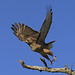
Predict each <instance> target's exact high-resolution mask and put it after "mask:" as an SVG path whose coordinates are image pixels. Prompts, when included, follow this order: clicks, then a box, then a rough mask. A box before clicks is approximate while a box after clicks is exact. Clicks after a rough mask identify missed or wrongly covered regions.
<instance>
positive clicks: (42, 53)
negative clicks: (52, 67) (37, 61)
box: [40, 51, 53, 64]
mask: <svg viewBox="0 0 75 75" xmlns="http://www.w3.org/2000/svg"><path fill="white" fill-rule="evenodd" d="M40 54H41V55H42V56H43V57H45V58H46V59H47V60H49V61H50V62H51V64H53V63H52V61H51V60H50V59H49V57H48V55H47V54H46V53H45V52H44V51H42V52H40Z"/></svg>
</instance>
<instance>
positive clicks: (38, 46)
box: [11, 9, 56, 64]
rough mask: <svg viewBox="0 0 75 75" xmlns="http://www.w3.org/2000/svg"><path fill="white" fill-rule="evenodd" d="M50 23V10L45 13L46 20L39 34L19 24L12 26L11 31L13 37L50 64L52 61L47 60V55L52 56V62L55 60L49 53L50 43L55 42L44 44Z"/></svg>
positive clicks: (50, 52)
mask: <svg viewBox="0 0 75 75" xmlns="http://www.w3.org/2000/svg"><path fill="white" fill-rule="evenodd" d="M51 23H52V9H50V11H49V12H48V13H47V16H46V19H45V20H44V23H43V24H42V27H41V29H40V31H39V32H38V31H35V30H33V29H32V28H30V27H28V26H27V25H24V24H21V23H19V25H18V24H17V23H15V25H13V24H12V27H11V29H12V30H13V31H14V32H13V33H14V35H15V36H17V37H18V39H19V40H20V41H24V42H25V43H27V44H28V45H29V46H30V48H31V50H32V51H34V52H37V53H40V54H41V55H42V56H43V57H45V58H46V59H48V60H49V61H50V62H51V64H52V61H51V60H50V59H49V57H48V55H50V56H52V57H53V58H54V60H56V57H54V56H53V53H52V51H50V49H51V48H52V43H53V42H55V40H54V41H51V42H49V43H45V38H46V36H47V34H48V31H49V29H50V27H51Z"/></svg>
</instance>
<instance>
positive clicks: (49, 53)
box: [43, 49, 56, 61]
mask: <svg viewBox="0 0 75 75" xmlns="http://www.w3.org/2000/svg"><path fill="white" fill-rule="evenodd" d="M43 51H44V52H45V53H46V54H48V55H51V56H52V57H53V58H54V60H55V61H56V57H54V56H53V53H52V52H51V51H50V50H48V49H43Z"/></svg>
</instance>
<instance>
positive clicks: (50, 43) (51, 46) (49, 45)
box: [47, 40, 55, 49]
mask: <svg viewBox="0 0 75 75" xmlns="http://www.w3.org/2000/svg"><path fill="white" fill-rule="evenodd" d="M54 42H55V40H54V41H51V42H49V43H47V45H48V48H49V49H51V48H53V44H52V43H54Z"/></svg>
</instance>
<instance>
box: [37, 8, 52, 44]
mask: <svg viewBox="0 0 75 75" xmlns="http://www.w3.org/2000/svg"><path fill="white" fill-rule="evenodd" d="M51 23H52V9H50V11H49V13H47V16H46V19H45V21H44V23H43V25H42V27H41V29H40V35H39V38H38V41H37V43H43V42H44V41H45V38H46V36H47V34H48V31H49V29H50V27H51Z"/></svg>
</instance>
